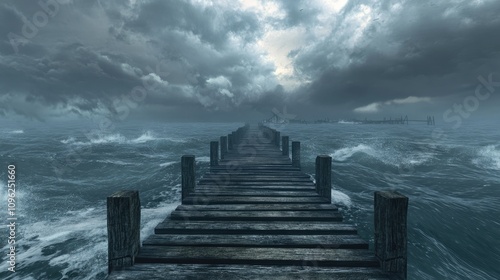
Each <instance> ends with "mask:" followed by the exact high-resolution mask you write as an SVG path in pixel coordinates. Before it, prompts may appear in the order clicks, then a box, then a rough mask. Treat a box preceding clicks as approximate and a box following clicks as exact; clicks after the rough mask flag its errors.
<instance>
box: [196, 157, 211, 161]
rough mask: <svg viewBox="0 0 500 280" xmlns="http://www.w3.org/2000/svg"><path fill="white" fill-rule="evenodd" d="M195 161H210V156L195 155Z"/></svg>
mask: <svg viewBox="0 0 500 280" xmlns="http://www.w3.org/2000/svg"><path fill="white" fill-rule="evenodd" d="M196 161H198V162H210V157H197V158H196Z"/></svg>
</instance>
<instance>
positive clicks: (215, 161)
mask: <svg viewBox="0 0 500 280" xmlns="http://www.w3.org/2000/svg"><path fill="white" fill-rule="evenodd" d="M217 165H219V142H217V141H211V142H210V166H217Z"/></svg>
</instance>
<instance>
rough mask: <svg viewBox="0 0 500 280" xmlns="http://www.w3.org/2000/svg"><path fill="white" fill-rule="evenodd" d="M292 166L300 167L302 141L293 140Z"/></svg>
mask: <svg viewBox="0 0 500 280" xmlns="http://www.w3.org/2000/svg"><path fill="white" fill-rule="evenodd" d="M292 166H293V167H298V168H300V142H299V141H292Z"/></svg>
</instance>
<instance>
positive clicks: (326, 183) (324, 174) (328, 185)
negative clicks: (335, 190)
mask: <svg viewBox="0 0 500 280" xmlns="http://www.w3.org/2000/svg"><path fill="white" fill-rule="evenodd" d="M316 190H317V192H318V194H319V195H320V196H322V197H324V198H326V199H327V200H328V201H330V203H331V201H332V157H330V156H326V155H321V156H317V157H316Z"/></svg>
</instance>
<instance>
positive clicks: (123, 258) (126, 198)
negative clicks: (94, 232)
mask: <svg viewBox="0 0 500 280" xmlns="http://www.w3.org/2000/svg"><path fill="white" fill-rule="evenodd" d="M107 208H108V209H107V219H108V221H107V222H108V273H110V272H111V271H113V270H115V269H117V268H122V267H128V266H132V265H134V262H135V256H136V255H137V253H138V252H139V248H140V247H141V236H140V235H141V230H140V226H141V202H140V199H139V191H118V192H116V193H114V194H112V195H111V196H108V198H107Z"/></svg>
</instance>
